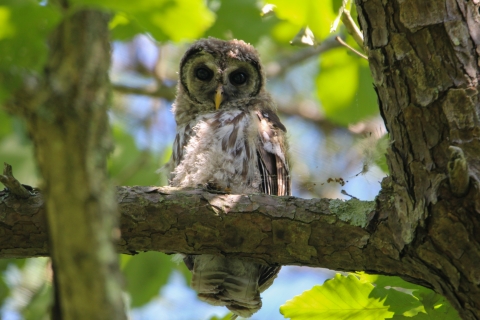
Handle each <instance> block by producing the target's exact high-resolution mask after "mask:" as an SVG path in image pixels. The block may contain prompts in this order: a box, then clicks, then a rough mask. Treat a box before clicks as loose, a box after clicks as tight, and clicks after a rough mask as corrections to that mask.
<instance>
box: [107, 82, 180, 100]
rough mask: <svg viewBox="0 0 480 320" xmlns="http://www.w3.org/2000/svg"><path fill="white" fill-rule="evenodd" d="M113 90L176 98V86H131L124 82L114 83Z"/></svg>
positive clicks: (167, 98)
mask: <svg viewBox="0 0 480 320" xmlns="http://www.w3.org/2000/svg"><path fill="white" fill-rule="evenodd" d="M112 88H113V90H115V91H117V92H120V93H124V94H139V95H144V96H149V97H154V98H163V99H166V100H170V101H172V100H173V99H175V87H166V86H160V87H157V86H154V87H141V88H138V87H136V88H135V87H130V86H126V85H123V84H112Z"/></svg>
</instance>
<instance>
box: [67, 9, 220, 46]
mask: <svg viewBox="0 0 480 320" xmlns="http://www.w3.org/2000/svg"><path fill="white" fill-rule="evenodd" d="M75 3H76V4H77V5H83V6H95V7H101V8H103V9H107V10H113V11H115V12H116V13H117V15H115V16H114V18H113V20H112V23H111V24H110V27H111V28H112V34H113V36H114V38H115V39H119V40H126V39H129V38H131V37H133V36H134V35H135V34H138V33H140V32H147V33H149V34H150V35H152V36H153V37H154V38H155V39H156V40H158V41H166V40H172V41H177V42H178V41H182V40H192V39H196V38H198V37H200V36H201V35H202V34H203V33H204V32H205V30H207V29H208V28H209V27H210V26H211V25H212V23H213V22H214V19H215V17H214V14H213V13H212V12H211V11H210V10H209V9H208V7H207V6H206V5H205V2H204V1H202V0H155V1H152V0H139V1H127V0H102V1H98V0H75Z"/></svg>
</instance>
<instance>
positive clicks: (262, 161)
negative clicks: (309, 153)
mask: <svg viewBox="0 0 480 320" xmlns="http://www.w3.org/2000/svg"><path fill="white" fill-rule="evenodd" d="M256 114H257V117H258V120H259V126H258V131H259V132H258V134H259V138H260V143H259V145H258V147H257V154H258V168H259V170H260V174H261V176H262V185H261V191H262V192H263V193H266V194H271V195H276V196H288V195H290V194H291V190H290V172H289V168H288V160H287V154H286V153H287V150H286V149H287V147H286V141H285V136H284V132H286V131H287V129H286V128H285V126H284V125H283V124H282V123H281V122H280V119H279V118H278V116H277V115H276V114H275V112H273V111H272V110H257V111H256Z"/></svg>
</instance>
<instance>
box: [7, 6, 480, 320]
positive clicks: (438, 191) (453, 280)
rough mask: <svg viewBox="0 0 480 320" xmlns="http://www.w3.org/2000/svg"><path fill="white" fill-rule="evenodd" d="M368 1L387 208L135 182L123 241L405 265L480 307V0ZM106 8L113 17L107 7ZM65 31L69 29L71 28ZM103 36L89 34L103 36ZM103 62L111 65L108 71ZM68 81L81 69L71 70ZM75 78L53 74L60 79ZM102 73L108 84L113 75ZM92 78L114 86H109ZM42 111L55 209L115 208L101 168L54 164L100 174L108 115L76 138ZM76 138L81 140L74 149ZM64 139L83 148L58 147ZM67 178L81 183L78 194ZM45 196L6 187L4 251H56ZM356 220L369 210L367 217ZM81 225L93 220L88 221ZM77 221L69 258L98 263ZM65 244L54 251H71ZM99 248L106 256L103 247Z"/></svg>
mask: <svg viewBox="0 0 480 320" xmlns="http://www.w3.org/2000/svg"><path fill="white" fill-rule="evenodd" d="M356 2H357V8H358V13H359V21H360V24H361V26H362V28H363V32H364V38H365V45H366V47H367V49H368V50H367V51H368V57H369V61H370V67H371V71H372V75H373V78H374V85H375V88H376V90H377V92H378V97H379V104H380V110H381V113H382V116H383V118H384V120H385V123H386V126H387V128H388V131H389V133H390V139H391V144H390V147H389V148H388V155H387V156H388V157H387V160H388V164H389V169H390V172H391V176H390V177H389V178H386V179H385V180H384V181H383V183H382V192H381V194H380V195H379V196H378V197H377V200H376V202H375V208H374V209H373V210H371V209H368V208H370V206H369V204H365V203H360V202H357V203H355V205H354V206H353V207H355V208H359V207H360V206H364V207H363V208H366V209H365V210H364V211H362V210H360V211H357V216H356V218H357V219H358V220H356V219H353V217H354V216H351V215H348V214H347V215H345V211H344V210H343V209H344V208H343V207H342V206H343V205H339V204H338V203H336V202H334V201H331V200H308V201H307V200H299V199H294V198H277V197H271V196H265V195H264V196H256V195H251V196H240V195H211V194H208V193H204V192H193V191H192V192H190V193H187V194H182V193H180V194H177V193H171V191H169V190H168V189H159V190H158V191H155V190H151V189H145V188H144V189H142V188H133V189H129V188H127V187H123V188H120V189H119V190H118V193H117V194H118V201H119V203H120V207H121V211H122V228H121V231H122V240H121V242H120V244H119V247H120V250H121V251H123V252H129V251H140V250H161V251H166V252H184V253H193V254H194V253H207V252H208V253H219V254H224V255H240V256H243V257H250V258H252V259H258V260H263V261H265V262H267V263H272V264H275V263H277V264H302V265H310V266H324V267H328V268H331V269H337V270H352V271H353V270H365V271H368V272H372V273H381V274H388V275H398V276H401V277H403V278H405V279H407V280H409V281H413V282H416V283H420V284H422V285H425V286H428V287H431V288H433V289H434V290H435V291H437V292H439V293H441V294H443V295H445V296H446V297H447V298H448V299H449V301H450V303H451V304H452V305H453V306H454V307H455V308H456V309H457V310H458V311H459V314H460V316H461V317H462V318H463V319H480V269H479V268H478V265H480V187H479V182H478V181H479V180H478V177H479V174H480V141H479V137H480V129H479V128H480V127H479V122H480V120H479V116H480V101H479V94H478V91H479V89H480V87H479V83H478V79H479V75H480V69H479V68H480V67H479V65H480V60H479V56H480V22H479V21H480V13H479V7H480V3H479V1H478V0H469V1H465V0H429V1H418V0H356ZM87 16H88V15H87ZM81 17H84V18H85V16H81ZM91 18H92V19H93V16H91ZM96 18H97V19H103V18H102V17H101V15H100V14H98V16H97V17H96ZM89 21H90V23H91V24H88V23H86V24H85V25H84V28H85V30H86V31H78V32H79V33H80V34H82V32H87V33H86V34H89V33H88V32H91V30H92V28H95V27H92V26H95V22H94V21H93V20H89ZM61 30H63V31H64V32H65V34H68V28H66V26H64V28H63V29H61ZM100 30H103V29H102V28H100ZM97 32H98V31H97ZM90 35H91V36H92V37H93V38H90V40H95V39H97V40H98V38H96V37H95V35H94V34H90ZM81 39H82V40H84V42H82V45H83V46H84V47H86V48H89V42H88V41H87V40H88V38H81ZM67 40H68V37H67ZM96 48H97V49H99V51H101V50H100V47H96ZM81 49H82V50H79V52H78V53H72V56H68V57H70V58H72V59H73V61H77V60H76V59H75V58H78V59H79V60H78V61H83V60H82V59H81V55H82V54H84V55H89V53H90V52H85V51H84V48H83V47H82V48H81ZM104 49H105V48H104ZM107 51H108V50H107ZM58 52H60V51H58ZM100 56H102V54H101V53H100ZM60 65H61V64H60ZM65 66H67V65H65ZM77 67H78V66H77ZM52 70H57V71H59V72H60V71H61V70H62V69H61V68H59V69H55V68H53V69H52ZM66 70H67V71H68V68H66ZM86 70H91V69H88V68H86ZM99 71H102V72H104V75H105V74H106V70H99ZM54 74H55V72H54ZM60 74H61V73H60ZM67 74H68V73H67ZM89 74H91V73H88V72H87V75H89ZM98 74H100V73H98ZM51 79H54V78H51ZM60 79H61V80H63V81H64V82H66V83H69V81H71V78H70V77H66V78H64V77H61V78H60ZM63 81H60V82H57V81H54V82H52V83H51V85H55V86H53V88H56V87H57V86H58V85H59V84H64V83H63ZM80 83H81V82H80ZM97 84H99V85H100V87H99V88H105V87H104V86H103V85H102V84H104V82H102V81H100V83H97ZM60 88H61V86H60ZM81 88H83V87H81ZM88 89H90V90H102V89H98V88H97V87H96V86H88ZM54 92H57V91H54ZM79 92H80V93H81V92H82V90H79ZM66 96H67V97H69V96H70V95H66ZM60 98H61V97H55V96H51V97H50V99H52V100H49V101H50V102H55V104H51V105H53V106H55V105H56V106H57V107H65V110H67V107H69V109H68V110H71V111H74V110H76V109H75V108H72V107H73V106H78V103H79V102H78V101H80V102H81V101H83V100H82V99H80V100H78V101H77V100H68V99H67V100H62V99H60ZM80 98H82V95H80ZM30 105H34V104H30ZM45 105H48V104H45ZM100 105H103V103H100ZM35 106H37V105H35ZM36 111H39V112H38V114H37V116H35V113H32V114H33V119H31V118H29V121H30V122H31V123H32V124H31V126H32V127H31V128H32V135H33V136H34V141H35V143H36V144H37V145H38V146H41V145H43V146H44V147H43V148H44V149H41V148H39V149H38V150H39V151H38V152H37V157H38V161H39V163H40V167H41V169H42V172H44V175H45V176H46V177H48V180H47V185H46V187H45V188H44V189H45V192H46V205H47V207H48V209H49V219H50V217H58V216H59V214H60V213H63V214H65V213H69V214H73V213H75V212H76V210H81V209H78V208H85V210H84V211H82V212H87V213H88V215H86V216H85V221H86V220H87V217H88V219H90V218H92V219H93V217H92V216H91V215H94V213H93V212H94V211H95V210H96V211H95V212H97V213H98V212H101V210H105V212H110V211H109V210H110V209H106V208H105V207H107V206H108V205H106V204H105V203H108V202H105V203H103V202H101V201H103V200H100V198H102V197H103V196H105V193H104V191H105V190H106V189H104V187H103V182H101V183H100V184H99V185H95V186H93V187H92V183H94V182H96V180H95V178H92V179H91V180H88V179H87V180H83V179H79V177H78V176H79V175H80V173H75V172H71V170H70V168H69V167H68V166H65V163H63V164H62V166H60V167H58V168H53V166H54V165H53V164H54V163H56V159H67V160H71V163H72V164H73V163H76V165H79V168H84V170H85V174H86V176H87V177H91V176H90V175H89V174H91V172H98V171H95V170H94V169H93V168H95V167H96V165H98V162H96V161H100V162H101V161H103V160H102V159H103V156H100V157H97V156H98V154H96V153H92V152H91V151H92V150H93V149H88V148H86V147H85V145H86V144H88V143H91V144H93V145H95V146H97V147H99V149H97V150H98V151H99V152H100V153H99V154H100V155H103V153H102V152H103V151H102V150H104V149H102V148H100V145H101V143H103V142H104V140H102V139H100V140H96V141H93V140H92V139H93V138H94V137H95V134H97V133H98V134H99V136H101V135H100V134H101V132H95V129H98V127H97V126H90V123H86V122H84V125H85V126H86V128H89V130H86V131H87V132H88V133H89V134H91V135H89V136H88V139H83V140H82V139H79V140H70V141H67V140H66V138H64V137H62V136H61V133H62V131H61V128H64V127H63V125H62V121H61V120H62V119H61V118H56V117H58V115H60V114H61V113H56V111H57V110H56V109H49V108H45V107H41V108H39V110H36ZM66 114H67V115H68V113H66ZM92 114H93V113H92ZM82 115H83V114H82ZM81 119H82V120H84V119H85V118H83V117H82V118H81ZM100 120H101V121H105V119H103V118H101V117H100V118H96V119H93V120H92V123H98V122H99V121H100ZM40 124H41V126H40ZM44 128H48V129H51V130H54V131H57V134H55V135H53V137H54V138H55V139H54V140H53V141H49V143H50V144H52V145H51V146H50V147H48V146H47V142H46V141H45V139H47V138H46V136H45V135H44V134H43V133H41V132H39V131H41V130H45V129H44ZM64 129H65V130H67V129H69V128H67V127H65V128H64ZM77 129H78V128H77ZM47 131H50V130H47ZM36 132H39V133H38V136H35V135H36ZM75 134H78V135H80V136H81V135H83V134H85V133H83V132H76V133H75ZM42 139H43V140H42ZM71 144H74V145H75V146H76V147H77V148H78V150H77V149H75V148H73V149H74V150H72V148H71ZM452 146H454V147H453V148H452ZM62 147H63V148H65V150H70V152H72V153H71V154H70V153H69V152H67V151H65V150H59V149H61V148H62ZM40 150H44V151H42V152H40ZM47 151H48V152H47ZM80 160H81V161H80ZM75 161H78V162H75ZM66 163H69V162H66ZM85 163H88V166H87V167H85V166H84V164H85ZM49 166H51V167H49ZM72 168H73V167H72ZM87 169H88V170H87ZM89 170H92V171H89ZM87 173H88V174H87ZM101 176H102V177H103V175H101ZM64 177H65V179H64ZM69 179H70V180H69ZM68 182H69V183H68ZM85 186H89V187H87V188H84V187H85ZM95 188H97V189H95ZM67 189H69V192H67V193H65V192H64V190H67ZM76 193H79V198H81V199H83V202H82V201H81V202H78V201H77V200H78V199H77V198H76V197H73V198H72V199H70V198H67V199H68V201H73V202H70V203H69V202H68V201H64V202H63V201H61V200H54V198H53V195H55V197H59V196H62V197H70V196H71V195H72V194H76ZM170 193H171V194H170ZM100 195H101V197H100ZM56 199H59V198H56ZM75 199H77V200H75ZM107 199H108V197H107ZM42 201H43V200H42V197H41V195H40V194H37V195H35V196H32V197H30V198H28V199H27V200H21V199H16V198H15V197H13V196H12V195H11V194H6V193H5V194H2V195H0V245H1V247H0V254H2V255H4V256H34V255H43V254H49V251H48V247H47V245H46V230H45V223H44V222H42V221H43V220H42V219H43V218H42V217H43V212H44V211H43V210H44V209H42V208H43V207H42ZM102 203H103V204H104V206H102V205H101V204H102ZM350 204H351V203H350ZM347 206H348V205H347ZM92 207H94V208H95V210H93V209H92ZM87 208H89V209H88V210H87ZM90 209H92V210H90ZM50 211H52V212H50ZM107 216H108V215H107ZM346 217H347V218H346ZM53 219H54V220H52V221H56V220H55V218H53ZM348 221H350V222H348ZM351 221H357V222H356V225H352V222H351ZM358 221H360V222H358ZM49 223H50V224H52V225H53V228H55V227H58V225H55V223H52V222H49ZM62 223H66V224H68V223H69V221H64V222H62ZM74 223H77V226H80V225H81V224H84V225H85V226H87V225H88V224H87V223H85V222H83V221H82V222H80V221H75V222H74ZM92 228H93V229H90V233H88V234H89V235H91V236H100V237H101V236H102V235H101V234H100V235H98V234H95V233H94V232H95V231H96V229H94V228H95V226H92ZM74 231H75V232H76V230H74ZM74 231H72V230H67V231H66V230H63V232H64V235H63V236H64V238H63V239H62V241H66V244H67V245H69V244H71V245H72V250H74V251H72V253H70V257H72V258H73V259H74V260H75V259H78V260H79V261H86V260H85V259H84V258H83V257H84V256H82V255H81V254H79V253H78V252H82V248H85V247H90V248H92V249H93V250H95V249H96V242H95V241H97V238H95V237H93V238H94V239H89V240H88V241H86V242H83V240H78V238H77V239H76V240H77V241H78V242H77V241H75V242H71V240H72V239H73V238H72V233H71V232H74ZM51 233H52V236H53V238H54V239H55V237H60V236H62V235H60V233H61V232H59V231H58V230H57V231H56V229H53V230H51ZM103 235H104V236H105V234H103ZM54 241H55V240H54ZM22 244H24V246H22ZM55 250H57V249H55V248H54V251H53V252H52V254H53V257H54V259H58V257H59V255H57V253H56V252H55ZM77 250H78V251H77ZM89 254H90V257H94V258H95V253H94V252H91V253H89ZM67 258H69V257H65V259H67ZM66 261H67V262H66V263H72V261H71V260H66ZM76 261H77V260H75V261H73V263H72V264H73V265H75V264H76V263H75V262H76ZM80 267H81V264H80ZM99 270H103V271H104V270H105V269H102V268H100V269H99ZM85 271H86V270H85V269H81V270H77V271H76V273H75V276H78V275H82V276H87V275H90V273H85V274H84V272H85ZM97 271H98V270H97ZM89 292H90V293H91V291H89ZM107 318H108V317H107Z"/></svg>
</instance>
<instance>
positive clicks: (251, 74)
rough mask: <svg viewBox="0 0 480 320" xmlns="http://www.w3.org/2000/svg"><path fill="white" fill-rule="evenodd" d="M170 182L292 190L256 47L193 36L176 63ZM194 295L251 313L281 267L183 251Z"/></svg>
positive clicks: (280, 128)
mask: <svg viewBox="0 0 480 320" xmlns="http://www.w3.org/2000/svg"><path fill="white" fill-rule="evenodd" d="M173 112H174V114H175V120H176V122H177V134H176V138H175V142H174V146H173V162H174V166H175V168H174V171H173V172H172V176H171V181H170V184H171V185H172V186H175V187H197V186H199V185H202V186H204V187H205V188H213V189H215V190H220V191H225V192H230V193H235V194H240V193H247V194H248V193H266V194H271V195H278V196H285V195H290V176H289V167H288V159H287V148H288V146H287V141H286V138H285V132H286V129H285V126H284V125H283V124H282V123H281V122H280V119H279V118H278V116H277V114H276V112H275V105H274V103H273V101H272V98H271V97H270V95H269V94H268V92H267V91H266V89H265V73H264V71H263V67H262V65H261V63H260V60H259V57H258V54H257V52H256V50H255V49H254V48H253V47H252V46H251V45H249V44H247V43H245V42H243V41H240V40H231V41H223V40H218V39H214V38H208V39H201V40H199V41H197V42H195V43H194V44H193V45H192V46H191V47H190V48H189V49H188V50H187V52H186V53H185V55H184V56H183V58H182V60H181V62H180V72H179V82H178V91H177V97H176V100H175V103H174V107H173ZM184 261H185V264H186V265H187V267H188V268H189V269H190V270H191V271H192V273H193V276H192V287H193V288H194V289H195V290H196V291H197V292H198V297H199V298H200V299H201V300H203V301H206V302H208V303H210V304H213V305H222V306H226V307H227V308H228V309H230V310H231V311H232V312H233V313H234V314H235V315H240V316H242V317H250V316H251V315H252V314H253V313H255V312H256V311H258V310H259V309H260V307H261V305H262V302H261V299H260V293H261V292H263V291H264V290H265V289H267V288H268V287H269V286H270V285H271V284H272V283H273V280H274V278H275V277H276V276H277V274H278V272H279V270H280V267H271V266H267V265H263V264H259V263H254V262H251V261H245V260H243V259H236V258H226V257H221V256H215V255H189V256H186V257H185V258H184Z"/></svg>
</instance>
